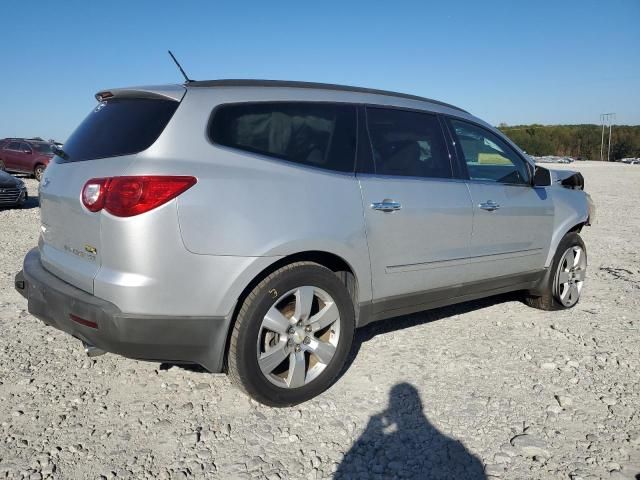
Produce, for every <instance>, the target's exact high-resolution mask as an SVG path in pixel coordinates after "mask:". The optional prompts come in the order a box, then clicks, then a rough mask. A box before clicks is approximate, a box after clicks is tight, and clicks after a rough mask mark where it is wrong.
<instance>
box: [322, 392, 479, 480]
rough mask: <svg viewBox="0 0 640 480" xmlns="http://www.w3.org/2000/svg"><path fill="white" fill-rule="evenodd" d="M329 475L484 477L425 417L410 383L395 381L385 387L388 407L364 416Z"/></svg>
mask: <svg viewBox="0 0 640 480" xmlns="http://www.w3.org/2000/svg"><path fill="white" fill-rule="evenodd" d="M334 478H336V479H360V478H362V479H365V478H366V479H385V480H386V479H393V478H399V479H401V478H409V479H421V480H422V479H424V480H429V479H458V480H462V479H468V480H480V479H484V478H486V477H485V475H484V469H483V466H482V462H481V461H480V460H479V459H478V458H477V457H475V456H474V455H473V454H471V453H470V452H468V451H467V449H466V448H465V447H464V446H463V445H462V443H460V442H458V441H457V440H453V439H451V438H449V437H447V436H446V435H443V434H442V433H440V432H439V431H438V429H436V428H435V427H434V426H433V425H431V424H430V423H429V421H428V420H427V418H426V417H425V416H424V413H423V412H422V401H421V400H420V395H419V394H418V391H417V390H416V388H415V387H414V386H413V385H410V384H408V383H399V384H398V385H395V386H394V387H393V388H392V389H391V392H390V393H389V407H388V408H387V409H386V410H384V411H383V412H381V413H379V414H377V415H374V416H373V417H371V418H370V419H369V423H368V424H367V428H366V430H365V431H364V433H363V434H362V435H361V436H360V438H359V439H358V440H357V441H356V442H355V443H354V444H353V446H352V447H351V449H350V450H349V451H348V452H347V454H346V455H345V456H344V458H343V460H342V463H341V464H340V465H339V466H338V470H337V471H336V474H335V477H334Z"/></svg>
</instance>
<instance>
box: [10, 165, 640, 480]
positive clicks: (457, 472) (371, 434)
mask: <svg viewBox="0 0 640 480" xmlns="http://www.w3.org/2000/svg"><path fill="white" fill-rule="evenodd" d="M554 167H555V166H554ZM563 168H578V169H579V170H580V171H582V172H583V174H584V176H585V179H586V188H587V190H588V191H589V192H590V193H591V195H592V196H593V199H594V201H595V203H596V205H597V207H598V218H597V223H596V225H594V226H593V227H591V228H587V229H585V230H584V231H583V236H584V239H585V242H586V244H587V248H588V253H589V271H588V276H587V284H586V288H585V290H584V295H583V298H582V300H581V301H580V303H579V304H578V305H577V306H576V307H575V308H574V309H572V310H570V311H564V312H553V313H549V312H541V311H536V310H533V309H530V308H528V307H526V306H525V305H524V304H522V303H520V302H519V301H517V298H515V297H514V296H506V297H505V296H502V297H498V298H492V299H488V300H484V301H480V302H472V303H467V304H463V305H459V306H455V307H449V308H444V309H439V310H435V311H431V312H426V313H421V314H416V315H412V316H410V317H403V318H398V319H394V320H391V321H387V322H385V323H383V324H374V325H372V326H369V327H367V328H365V329H363V330H361V331H359V332H358V334H357V339H356V346H355V348H354V351H355V350H357V356H356V357H355V359H354V360H353V363H352V364H351V365H350V367H349V368H348V370H347V371H346V373H345V374H344V375H343V376H342V378H341V379H340V380H339V381H338V382H337V383H336V384H335V385H334V386H333V387H332V388H331V389H330V390H329V391H328V392H326V393H325V394H323V395H321V396H320V397H319V398H317V399H314V400H312V401H310V402H308V403H306V404H303V405H300V406H298V407H295V408H291V409H270V408H267V407H264V406H261V405H259V404H256V403H255V402H253V401H250V400H249V399H248V398H247V397H246V396H244V395H243V394H241V393H239V392H238V391H237V390H235V389H234V388H233V387H232V386H231V385H230V384H229V381H228V380H227V378H226V377H225V376H222V375H215V376H214V375H210V374H207V373H204V372H198V371H192V370H185V369H182V368H178V367H170V368H167V367H166V366H160V365H158V364H154V363H145V362H138V361H134V360H128V359H124V358H121V357H118V356H115V355H105V356H102V357H98V358H96V359H88V358H87V357H85V355H84V353H83V351H82V348H81V345H80V342H78V341H77V340H74V339H73V338H71V337H69V336H68V335H66V334H63V333H61V332H58V331H56V330H54V329H52V328H49V327H46V326H44V325H43V324H42V323H41V322H40V321H38V320H36V319H35V318H33V317H31V316H30V315H29V314H28V313H27V312H26V311H25V309H26V302H25V301H24V300H23V298H22V297H21V296H19V295H18V294H17V293H16V292H15V291H14V290H13V276H14V274H15V272H17V271H18V270H19V269H20V267H21V262H22V258H23V256H24V254H25V253H26V252H27V250H28V249H30V248H31V247H32V246H34V245H35V244H36V242H37V235H38V230H39V225H38V217H39V212H38V208H37V207H34V208H30V209H25V210H4V211H0V332H1V333H0V422H1V425H0V479H2V478H29V479H40V478H51V477H53V478H77V479H85V478H108V479H111V478H172V479H173V478H179V479H182V478H224V479H226V478H264V479H298V478H301V479H315V478H329V477H332V476H336V477H340V478H457V479H464V478H472V479H474V478H486V477H501V478H514V479H516V478H518V479H520V478H527V479H528V478H564V479H569V478H570V479H573V480H578V479H591V478H605V479H608V478H612V479H623V478H627V479H634V478H636V474H638V473H639V472H640V418H639V416H638V415H639V413H638V410H639V407H640V401H639V396H640V375H639V374H640V340H639V336H638V333H639V329H640V313H639V312H638V310H639V307H640V256H639V252H638V250H639V246H640V240H639V238H640V167H638V166H630V165H620V164H598V163H592V162H584V163H582V162H581V163H577V164H573V165H569V166H565V167H563ZM28 185H29V190H30V194H32V195H34V194H35V193H36V183H35V181H33V180H29V181H28ZM335 472H337V474H336V473H335Z"/></svg>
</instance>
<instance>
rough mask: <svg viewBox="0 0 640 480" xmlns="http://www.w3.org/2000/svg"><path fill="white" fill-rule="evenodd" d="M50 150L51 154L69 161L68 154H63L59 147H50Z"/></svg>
mask: <svg viewBox="0 0 640 480" xmlns="http://www.w3.org/2000/svg"><path fill="white" fill-rule="evenodd" d="M51 150H53V153H55V154H56V155H57V156H59V157H60V158H61V159H63V160H69V154H68V153H67V152H65V151H64V150H62V149H61V148H60V147H59V146H57V145H53V146H52V147H51Z"/></svg>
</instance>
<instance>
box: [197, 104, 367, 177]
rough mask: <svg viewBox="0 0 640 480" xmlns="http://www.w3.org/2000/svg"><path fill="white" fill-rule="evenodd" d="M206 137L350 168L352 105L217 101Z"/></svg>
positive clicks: (256, 150) (298, 159) (318, 164)
mask: <svg viewBox="0 0 640 480" xmlns="http://www.w3.org/2000/svg"><path fill="white" fill-rule="evenodd" d="M209 136H210V137H211V140H212V141H213V142H215V143H217V144H220V145H224V146H227V147H233V148H239V149H242V150H246V151H249V152H254V153H260V154H264V155H269V156H272V157H276V158H281V159H283V160H288V161H291V162H296V163H300V164H303V165H311V166H314V167H320V168H328V169H331V170H338V171H341V172H352V171H353V169H354V157H355V144H356V113H355V107H354V106H350V105H336V104H329V103H307V102H297V103H280V102H278V103H243V104H233V105H222V106H220V107H218V109H217V110H216V112H215V115H214V118H213V121H212V122H211V125H210V127H209Z"/></svg>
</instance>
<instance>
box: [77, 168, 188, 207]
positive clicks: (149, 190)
mask: <svg viewBox="0 0 640 480" xmlns="http://www.w3.org/2000/svg"><path fill="white" fill-rule="evenodd" d="M197 181H198V180H197V179H196V178H195V177H186V176H184V177H183V176H161V175H152V176H131V177H110V178H92V179H91V180H89V181H88V182H87V183H85V185H84V187H83V189H82V204H83V205H84V206H85V207H86V209H87V210H89V211H90V212H98V211H100V210H102V209H104V210H106V211H107V212H109V213H110V214H112V215H115V216H117V217H132V216H134V215H139V214H141V213H145V212H148V211H149V210H153V209H154V208H157V207H159V206H160V205H162V204H164V203H167V202H168V201H169V200H171V199H173V198H175V197H177V196H178V195H180V194H181V193H183V192H184V191H186V190H188V189H189V188H191V187H192V186H193V185H195V184H196V182H197Z"/></svg>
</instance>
